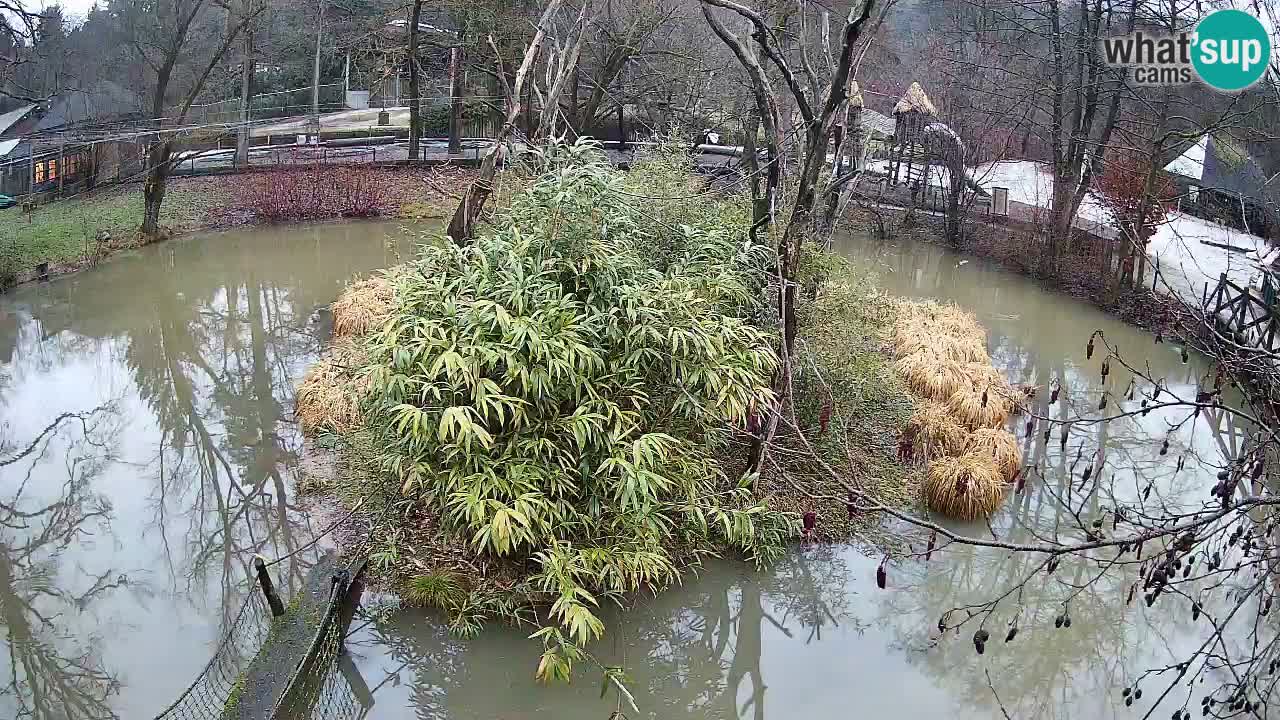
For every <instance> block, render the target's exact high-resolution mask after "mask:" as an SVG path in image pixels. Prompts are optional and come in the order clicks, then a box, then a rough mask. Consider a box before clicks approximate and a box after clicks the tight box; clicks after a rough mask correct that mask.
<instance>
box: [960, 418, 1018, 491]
mask: <svg viewBox="0 0 1280 720" xmlns="http://www.w3.org/2000/svg"><path fill="white" fill-rule="evenodd" d="M963 452H964V453H965V454H966V455H976V456H978V457H985V458H988V459H990V460H991V461H992V462H994V463H995V466H996V468H998V469H999V470H1000V474H1001V475H1002V476H1004V479H1005V480H1006V481H1012V480H1013V479H1014V476H1015V475H1017V473H1018V468H1019V467H1020V466H1021V465H1022V450H1021V449H1020V448H1019V447H1018V439H1017V438H1015V437H1014V436H1013V433H1011V432H1009V431H1008V430H1003V429H999V428H982V429H981V430H975V431H974V432H973V433H972V434H971V435H969V437H968V441H967V442H966V443H965V446H964V449H963Z"/></svg>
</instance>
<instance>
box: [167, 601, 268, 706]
mask: <svg viewBox="0 0 1280 720" xmlns="http://www.w3.org/2000/svg"><path fill="white" fill-rule="evenodd" d="M270 627H271V621H270V618H269V614H268V613H267V612H266V608H265V607H263V600H262V598H261V597H260V596H259V595H258V593H255V592H250V593H249V594H248V595H247V596H246V597H245V599H244V602H243V603H242V604H241V605H240V610H239V611H238V612H237V613H236V616H235V619H234V620H232V621H231V624H230V625H229V626H228V628H227V632H226V634H225V635H223V637H222V640H221V641H220V642H219V643H218V647H217V649H216V650H214V653H213V658H212V659H210V660H209V664H208V665H206V666H205V668H204V670H202V671H201V672H200V675H199V677H197V678H196V680H195V682H193V683H192V684H191V685H190V686H189V687H188V688H187V689H186V690H185V691H183V693H182V695H180V696H179V697H178V699H177V700H175V701H174V703H173V704H172V705H170V706H169V707H168V708H166V709H165V710H164V711H162V712H161V713H160V714H159V715H157V716H156V720H222V718H223V717H224V716H225V714H226V710H227V707H228V706H229V705H232V704H233V703H234V700H235V699H236V694H237V692H238V689H239V688H240V680H241V677H242V676H243V674H244V671H245V669H246V668H248V666H249V663H251V662H252V661H253V658H254V656H255V655H257V653H258V649H259V648H260V647H261V646H262V643H263V641H265V640H266V638H267V632H268V630H269V629H270Z"/></svg>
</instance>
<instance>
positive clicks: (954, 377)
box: [894, 350, 969, 401]
mask: <svg viewBox="0 0 1280 720" xmlns="http://www.w3.org/2000/svg"><path fill="white" fill-rule="evenodd" d="M894 369H895V370H897V371H898V374H899V375H901V376H902V378H903V379H904V380H906V382H907V387H909V388H911V390H912V391H914V392H915V393H916V394H918V395H920V396H922V397H926V398H930V399H933V400H940V401H945V400H946V399H947V398H949V397H951V395H952V394H953V393H955V392H956V391H958V390H961V389H962V388H964V387H965V386H967V385H968V384H969V378H968V376H967V375H966V374H965V371H964V368H963V367H962V366H961V365H960V363H957V362H955V361H954V360H948V359H947V358H945V357H943V356H941V355H939V354H937V353H935V352H933V351H931V350H921V351H919V352H915V353H912V354H910V355H905V356H903V357H902V358H901V359H900V360H898V361H897V362H896V363H894Z"/></svg>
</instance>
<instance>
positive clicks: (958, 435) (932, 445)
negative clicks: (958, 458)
mask: <svg viewBox="0 0 1280 720" xmlns="http://www.w3.org/2000/svg"><path fill="white" fill-rule="evenodd" d="M907 430H908V432H909V433H910V434H911V436H912V437H914V438H915V439H916V444H917V445H920V446H924V445H927V446H928V452H929V455H930V456H933V457H943V456H947V455H959V454H960V453H962V452H964V449H965V446H966V445H967V444H968V442H969V430H968V429H967V428H965V427H964V426H963V425H961V424H960V423H958V422H956V421H955V420H954V419H953V418H952V413H951V408H949V407H947V406H946V405H944V404H942V403H939V402H934V401H931V400H924V401H921V402H918V403H916V411H915V413H913V414H912V415H911V419H910V420H909V421H908V422H907Z"/></svg>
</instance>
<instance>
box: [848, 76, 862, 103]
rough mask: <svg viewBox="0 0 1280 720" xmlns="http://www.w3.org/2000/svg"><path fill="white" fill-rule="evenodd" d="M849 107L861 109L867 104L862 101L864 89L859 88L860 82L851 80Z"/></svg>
mask: <svg viewBox="0 0 1280 720" xmlns="http://www.w3.org/2000/svg"><path fill="white" fill-rule="evenodd" d="M848 95H849V107H855V108H860V107H862V106H863V105H865V103H864V102H863V100H862V88H860V87H858V81H857V80H854V79H853V78H849V92H848Z"/></svg>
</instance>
